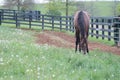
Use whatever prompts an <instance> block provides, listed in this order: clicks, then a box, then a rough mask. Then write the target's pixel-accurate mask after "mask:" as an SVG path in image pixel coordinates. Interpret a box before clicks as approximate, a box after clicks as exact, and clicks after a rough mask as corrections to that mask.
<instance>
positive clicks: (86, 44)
mask: <svg viewBox="0 0 120 80" xmlns="http://www.w3.org/2000/svg"><path fill="white" fill-rule="evenodd" d="M85 46H86V50H87V53H89V49H88V41H87V39H85Z"/></svg>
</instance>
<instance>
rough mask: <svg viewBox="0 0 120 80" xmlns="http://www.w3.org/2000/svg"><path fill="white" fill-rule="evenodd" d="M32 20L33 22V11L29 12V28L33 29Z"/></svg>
mask: <svg viewBox="0 0 120 80" xmlns="http://www.w3.org/2000/svg"><path fill="white" fill-rule="evenodd" d="M31 22H32V11H30V13H29V28H30V29H31Z"/></svg>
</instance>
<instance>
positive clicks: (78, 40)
mask: <svg viewBox="0 0 120 80" xmlns="http://www.w3.org/2000/svg"><path fill="white" fill-rule="evenodd" d="M75 37H76V42H75V52H77V46H78V44H79V42H80V37H79V34H78V32H76V34H75Z"/></svg>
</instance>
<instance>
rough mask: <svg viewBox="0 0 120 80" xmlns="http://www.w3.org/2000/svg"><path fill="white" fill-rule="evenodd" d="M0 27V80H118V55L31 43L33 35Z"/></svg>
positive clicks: (119, 77)
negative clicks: (86, 53)
mask: <svg viewBox="0 0 120 80" xmlns="http://www.w3.org/2000/svg"><path fill="white" fill-rule="evenodd" d="M36 33H39V32H33V31H24V30H21V29H16V28H9V27H3V26H1V27H0V80H119V79H120V56H117V55H113V54H111V53H106V52H102V51H98V50H94V51H90V54H89V55H83V54H81V53H80V54H79V53H74V49H64V48H56V47H52V46H50V45H47V44H45V45H38V44H36V43H35V37H34V36H33V35H34V34H36Z"/></svg>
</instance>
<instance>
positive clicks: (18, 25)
mask: <svg viewBox="0 0 120 80" xmlns="http://www.w3.org/2000/svg"><path fill="white" fill-rule="evenodd" d="M18 17H19V16H18V14H17V13H16V14H15V21H16V23H15V24H16V28H18V27H20V23H19V20H18Z"/></svg>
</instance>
